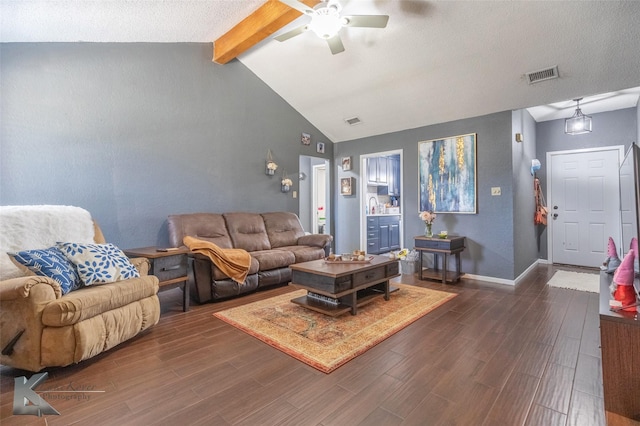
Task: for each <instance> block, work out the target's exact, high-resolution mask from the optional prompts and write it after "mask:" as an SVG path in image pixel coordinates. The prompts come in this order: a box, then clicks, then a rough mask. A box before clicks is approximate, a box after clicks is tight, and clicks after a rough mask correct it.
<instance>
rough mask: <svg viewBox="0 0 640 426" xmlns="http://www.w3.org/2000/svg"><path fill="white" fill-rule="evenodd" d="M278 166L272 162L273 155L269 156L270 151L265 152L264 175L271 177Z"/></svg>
mask: <svg viewBox="0 0 640 426" xmlns="http://www.w3.org/2000/svg"><path fill="white" fill-rule="evenodd" d="M277 168H278V165H277V164H276V162H275V161H273V155H271V150H268V151H267V167H266V171H265V173H266V174H267V175H268V176H273V175H274V174H275V173H276V169H277Z"/></svg>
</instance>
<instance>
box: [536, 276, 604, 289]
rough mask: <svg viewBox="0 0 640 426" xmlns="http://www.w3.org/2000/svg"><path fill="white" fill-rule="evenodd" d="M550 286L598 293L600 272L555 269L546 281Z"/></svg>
mask: <svg viewBox="0 0 640 426" xmlns="http://www.w3.org/2000/svg"><path fill="white" fill-rule="evenodd" d="M547 285H549V286H550V287H560V288H568V289H571V290H580V291H588V292H590V293H600V274H595V273H594V274H589V273H584V272H573V271H556V273H555V274H553V276H552V277H551V279H550V280H549V281H548V282H547Z"/></svg>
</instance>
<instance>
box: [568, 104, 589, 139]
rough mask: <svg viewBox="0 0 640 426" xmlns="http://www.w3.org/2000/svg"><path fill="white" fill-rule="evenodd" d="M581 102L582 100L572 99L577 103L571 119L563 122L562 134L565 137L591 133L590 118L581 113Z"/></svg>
mask: <svg viewBox="0 0 640 426" xmlns="http://www.w3.org/2000/svg"><path fill="white" fill-rule="evenodd" d="M581 100H582V98H578V99H574V101H575V102H577V105H576V112H575V113H574V114H573V116H572V117H571V118H567V119H565V120H564V132H565V133H566V134H567V135H572V136H573V135H580V134H582V133H589V132H591V117H590V116H588V115H584V114H583V113H582V110H581V109H580V101H581Z"/></svg>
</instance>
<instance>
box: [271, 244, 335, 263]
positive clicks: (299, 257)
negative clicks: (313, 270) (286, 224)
mask: <svg viewBox="0 0 640 426" xmlns="http://www.w3.org/2000/svg"><path fill="white" fill-rule="evenodd" d="M275 250H282V251H286V252H290V253H293V255H294V256H295V262H292V263H301V262H309V261H311V260H318V259H322V258H324V255H325V253H324V249H323V248H320V247H311V246H287V247H278V248H277V249H275Z"/></svg>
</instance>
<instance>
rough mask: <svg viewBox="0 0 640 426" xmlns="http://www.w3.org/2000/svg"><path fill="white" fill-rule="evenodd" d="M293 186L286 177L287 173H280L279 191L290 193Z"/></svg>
mask: <svg viewBox="0 0 640 426" xmlns="http://www.w3.org/2000/svg"><path fill="white" fill-rule="evenodd" d="M292 185H293V181H292V180H291V179H289V178H288V177H287V172H283V173H282V181H281V182H280V191H282V192H285V193H286V192H289V191H291V186H292Z"/></svg>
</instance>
